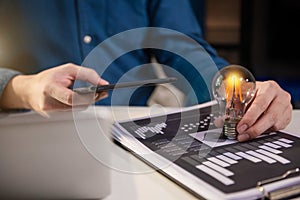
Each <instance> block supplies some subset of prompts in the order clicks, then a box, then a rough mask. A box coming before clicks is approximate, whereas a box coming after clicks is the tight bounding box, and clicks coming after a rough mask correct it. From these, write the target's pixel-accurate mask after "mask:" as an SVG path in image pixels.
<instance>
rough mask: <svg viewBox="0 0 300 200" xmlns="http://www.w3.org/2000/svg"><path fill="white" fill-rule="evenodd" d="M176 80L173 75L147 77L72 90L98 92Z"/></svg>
mask: <svg viewBox="0 0 300 200" xmlns="http://www.w3.org/2000/svg"><path fill="white" fill-rule="evenodd" d="M176 80H177V78H175V77H168V78H161V79H149V80H142V81H133V82H121V83H115V84H108V85H98V86H97V85H92V86H90V87H83V88H75V89H74V90H73V91H75V92H77V93H78V94H88V93H100V92H103V91H107V90H114V89H119V88H128V87H147V86H153V85H157V84H165V83H172V82H175V81H176Z"/></svg>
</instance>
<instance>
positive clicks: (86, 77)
mask: <svg viewBox="0 0 300 200" xmlns="http://www.w3.org/2000/svg"><path fill="white" fill-rule="evenodd" d="M66 67H68V68H69V69H68V73H71V75H72V76H74V77H75V79H78V80H82V81H86V82H89V83H91V84H93V85H107V84H108V82H107V81H106V80H104V79H101V78H100V76H99V75H98V73H97V72H96V71H95V70H93V69H90V68H86V67H82V66H78V65H74V64H68V65H67V66H66Z"/></svg>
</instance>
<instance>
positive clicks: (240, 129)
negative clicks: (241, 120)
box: [237, 124, 248, 133]
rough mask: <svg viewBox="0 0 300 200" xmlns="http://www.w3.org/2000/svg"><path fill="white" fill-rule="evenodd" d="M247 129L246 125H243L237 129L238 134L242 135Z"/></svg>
mask: <svg viewBox="0 0 300 200" xmlns="http://www.w3.org/2000/svg"><path fill="white" fill-rule="evenodd" d="M247 128H248V126H247V124H243V125H241V126H240V127H239V128H238V130H237V131H238V132H239V133H243V132H244V131H245V130H246V129H247Z"/></svg>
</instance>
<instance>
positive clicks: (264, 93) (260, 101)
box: [237, 87, 276, 134]
mask: <svg viewBox="0 0 300 200" xmlns="http://www.w3.org/2000/svg"><path fill="white" fill-rule="evenodd" d="M268 90H269V91H268ZM275 97H276V90H275V89H274V88H273V89H272V87H260V88H259V89H258V91H257V94H256V96H255V98H254V100H253V102H252V103H251V105H250V106H249V108H248V110H247V112H246V113H245V115H244V116H243V118H242V119H241V121H240V122H239V124H238V126H237V130H238V132H239V133H240V134H242V133H244V132H245V131H246V130H247V129H248V128H249V127H251V126H252V125H253V124H254V123H255V122H256V121H257V120H258V119H259V117H260V116H261V115H262V114H263V113H264V112H265V111H266V110H267V109H268V107H269V106H270V104H271V103H272V101H273V99H274V98H275Z"/></svg>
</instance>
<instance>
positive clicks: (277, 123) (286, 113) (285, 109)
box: [238, 95, 292, 141]
mask: <svg viewBox="0 0 300 200" xmlns="http://www.w3.org/2000/svg"><path fill="white" fill-rule="evenodd" d="M287 99H288V98H284V99H282V96H281V95H280V98H279V97H277V98H275V99H274V101H273V102H272V103H271V105H270V106H269V108H268V109H267V110H266V111H265V112H264V114H263V115H262V116H260V118H259V119H258V120H257V121H256V123H255V124H254V125H253V126H251V127H250V128H249V129H247V130H246V131H245V132H244V133H243V134H242V135H241V136H240V137H238V139H239V141H245V140H248V139H252V138H255V137H257V136H259V135H260V134H262V133H265V132H270V131H278V130H281V129H283V128H285V127H286V126H287V125H288V123H289V122H290V121H291V113H292V106H291V104H290V103H289V102H288V101H287ZM285 101H287V103H286V102H285ZM283 102H285V103H283Z"/></svg>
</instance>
